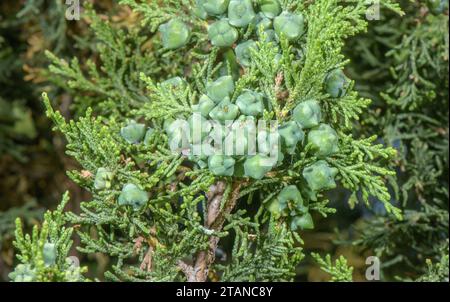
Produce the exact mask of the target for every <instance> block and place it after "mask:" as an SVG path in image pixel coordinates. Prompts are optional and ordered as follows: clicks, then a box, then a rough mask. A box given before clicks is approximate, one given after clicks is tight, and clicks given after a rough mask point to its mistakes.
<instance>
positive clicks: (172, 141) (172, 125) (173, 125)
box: [164, 120, 190, 152]
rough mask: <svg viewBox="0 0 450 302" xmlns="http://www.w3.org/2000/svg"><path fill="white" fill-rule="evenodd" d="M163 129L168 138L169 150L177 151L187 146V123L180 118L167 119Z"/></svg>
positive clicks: (188, 139) (188, 140)
mask: <svg viewBox="0 0 450 302" xmlns="http://www.w3.org/2000/svg"><path fill="white" fill-rule="evenodd" d="M164 130H165V131H166V134H167V137H168V138H169V147H170V150H172V151H174V152H179V151H180V149H185V148H188V147H189V142H190V133H189V123H186V122H185V121H181V120H168V121H165V122H164Z"/></svg>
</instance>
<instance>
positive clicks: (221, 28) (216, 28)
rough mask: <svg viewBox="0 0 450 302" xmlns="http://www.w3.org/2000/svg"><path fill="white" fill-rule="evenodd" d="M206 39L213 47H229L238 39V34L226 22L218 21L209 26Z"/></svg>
mask: <svg viewBox="0 0 450 302" xmlns="http://www.w3.org/2000/svg"><path fill="white" fill-rule="evenodd" d="M208 37H209V40H211V43H212V45H214V46H217V47H230V46H231V45H233V44H234V43H235V42H236V40H237V39H238V37H239V33H238V31H237V30H236V28H234V27H233V26H231V25H230V24H229V23H228V21H227V20H220V21H216V22H214V23H213V24H211V25H210V26H209V28H208Z"/></svg>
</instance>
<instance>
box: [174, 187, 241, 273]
mask: <svg viewBox="0 0 450 302" xmlns="http://www.w3.org/2000/svg"><path fill="white" fill-rule="evenodd" d="M243 184H244V183H243V182H237V183H235V184H234V185H233V188H232V192H231V196H230V199H229V200H228V201H226V204H225V205H224V207H223V209H222V210H220V204H221V201H222V198H223V194H224V191H225V188H226V184H225V183H224V182H221V181H220V182H218V183H217V184H215V185H213V186H211V188H210V190H209V192H208V193H207V194H206V195H207V197H208V205H207V213H206V214H207V215H206V217H207V220H206V221H205V227H207V228H210V229H212V230H214V231H220V230H221V229H222V227H223V224H224V222H225V219H226V217H227V215H229V214H230V213H231V211H232V210H233V209H234V207H235V206H236V203H237V201H238V199H239V192H240V189H241V187H242V185H243ZM218 243H219V237H216V236H211V237H210V239H209V246H208V249H207V250H204V251H200V252H199V253H198V254H197V257H196V260H195V264H194V267H190V269H188V268H187V267H186V266H185V264H184V265H183V266H182V267H180V269H181V270H182V271H183V272H185V274H186V276H187V279H188V281H189V282H205V281H206V280H207V278H208V272H209V268H210V267H211V265H212V264H213V263H214V261H215V254H216V249H217V245H218ZM178 265H179V266H180V263H179V264H178Z"/></svg>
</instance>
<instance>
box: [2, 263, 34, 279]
mask: <svg viewBox="0 0 450 302" xmlns="http://www.w3.org/2000/svg"><path fill="white" fill-rule="evenodd" d="M8 277H9V278H10V279H11V280H12V281H14V282H32V281H35V278H36V270H34V269H32V268H31V265H30V264H19V265H17V266H16V268H15V269H14V271H13V272H11V273H9V275H8Z"/></svg>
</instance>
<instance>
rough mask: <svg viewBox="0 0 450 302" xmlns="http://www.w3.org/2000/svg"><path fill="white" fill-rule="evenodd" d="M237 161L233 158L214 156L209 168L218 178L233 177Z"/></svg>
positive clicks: (210, 159) (210, 160) (210, 158)
mask: <svg viewBox="0 0 450 302" xmlns="http://www.w3.org/2000/svg"><path fill="white" fill-rule="evenodd" d="M234 164H235V160H234V159H233V158H232V157H231V156H225V155H213V156H211V157H209V160H208V168H209V170H210V171H211V173H213V174H214V175H217V176H232V175H233V174H234Z"/></svg>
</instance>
